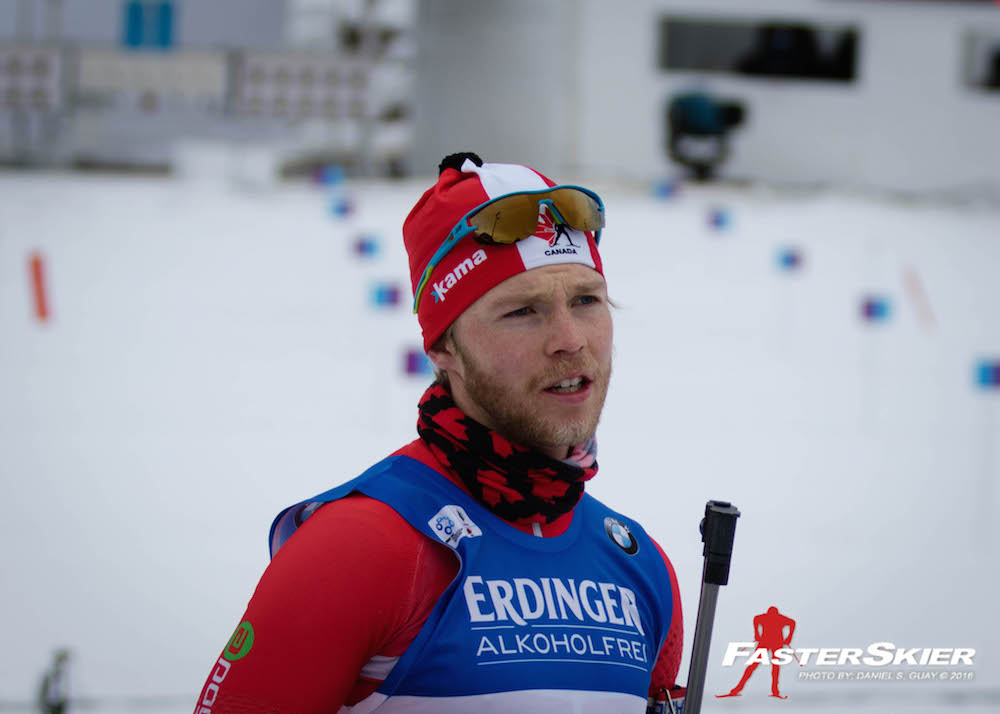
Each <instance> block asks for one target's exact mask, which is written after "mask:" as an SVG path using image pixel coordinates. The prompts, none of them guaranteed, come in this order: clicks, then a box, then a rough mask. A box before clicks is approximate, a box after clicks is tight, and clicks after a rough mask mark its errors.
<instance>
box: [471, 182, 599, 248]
mask: <svg viewBox="0 0 1000 714" xmlns="http://www.w3.org/2000/svg"><path fill="white" fill-rule="evenodd" d="M544 200H550V201H552V203H553V205H554V206H555V208H556V210H557V211H558V212H559V215H560V216H562V218H563V220H565V222H566V223H567V224H569V226H570V227H571V228H576V229H577V230H581V231H596V230H598V229H600V228H603V227H604V214H603V213H602V212H601V209H600V205H599V204H598V203H597V201H595V200H594V199H593V198H591V197H590V196H588V195H587V194H585V193H583V192H582V191H577V190H574V189H571V188H561V189H556V190H555V191H549V192H547V193H529V194H516V195H513V196H505V197H503V198H501V199H499V200H497V201H494V202H493V203H490V204H489V205H487V206H484V207H483V208H482V209H480V210H479V211H477V212H476V213H474V214H473V215H472V216H470V217H469V224H470V225H473V226H476V235H477V236H479V237H481V238H487V239H489V240H490V241H492V242H494V243H504V244H507V243H514V242H516V241H519V240H523V239H525V238H527V237H528V236H530V235H533V234H534V233H535V228H536V227H537V226H538V213H539V210H540V209H539V204H540V202H541V201H544Z"/></svg>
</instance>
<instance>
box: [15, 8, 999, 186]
mask: <svg viewBox="0 0 1000 714" xmlns="http://www.w3.org/2000/svg"><path fill="white" fill-rule="evenodd" d="M994 5H995V3H992V2H985V1H984V2H974V1H971V0H968V1H965V2H961V1H947V0H938V1H937V2H935V1H924V2H920V1H919V0H915V1H911V2H906V1H895V0H882V1H880V0H768V1H766V2H760V3H754V4H753V5H752V6H751V5H747V4H746V3H743V2H739V1H738V0H712V1H706V2H682V1H679V0H642V1H641V2H635V3H631V4H630V6H629V9H628V11H626V12H623V11H621V10H620V9H619V8H617V7H614V6H612V5H611V4H609V3H605V2H598V1H595V0H510V1H509V2H503V3H486V2H456V1H455V0H246V1H245V2H241V1H239V0H218V1H217V2H193V1H190V0H188V1H185V0H166V1H161V2H155V1H152V0H135V1H134V2H127V1H120V0H6V2H5V3H4V4H3V6H2V7H0V43H2V45H0V53H2V55H0V156H2V157H3V159H4V160H6V161H8V162H11V161H13V162H22V163H24V162H27V163H33V164H46V165H52V164H57V165H78V166H81V165H83V166H95V165H103V166H110V165H117V166H122V165H130V166H136V167H138V166H142V167H147V168H157V169H161V170H162V169H165V168H168V167H172V166H175V165H176V164H177V163H178V162H179V161H182V160H183V159H178V157H177V156H176V154H175V149H176V148H177V147H178V145H179V144H186V145H188V146H191V145H192V143H193V142H202V148H203V149H204V143H205V142H214V143H216V144H220V143H226V142H229V143H231V144H239V143H241V142H242V143H243V144H244V145H246V144H253V145H255V146H257V147H260V146H261V145H269V146H270V147H271V149H272V153H273V158H274V159H275V160H276V161H277V163H278V165H279V170H284V171H286V172H287V171H292V172H293V173H294V170H295V168H296V166H297V165H298V164H301V163H302V162H310V161H317V160H324V159H327V160H333V159H336V160H338V161H339V162H341V163H344V164H348V165H351V166H356V167H357V170H358V171H360V172H361V173H367V174H371V175H387V174H394V175H398V174H404V173H408V172H414V171H415V172H417V173H426V172H428V171H430V170H431V168H430V167H433V166H434V165H436V161H437V159H438V158H440V156H441V155H443V154H444V153H446V152H447V151H449V150H450V149H451V148H453V147H455V146H458V145H466V144H470V143H475V144H476V145H477V146H478V147H480V149H481V151H482V152H483V153H484V154H487V155H496V156H510V157H511V158H512V160H520V158H521V157H522V156H531V157H537V158H536V161H538V163H541V164H543V165H546V166H558V167H566V168H568V169H570V170H582V171H588V172H601V173H604V174H614V175H623V176H630V177H637V178H650V177H652V176H655V175H657V174H659V173H661V172H662V171H663V170H664V167H665V165H666V161H667V157H666V153H665V152H664V151H663V148H662V147H664V146H665V144H666V141H667V137H666V136H665V134H666V132H667V129H666V123H665V121H664V112H665V109H664V107H665V105H666V103H667V101H668V99H669V98H670V97H671V96H672V95H674V94H676V93H678V92H682V91H690V90H691V89H692V88H699V89H701V90H710V91H714V92H717V93H721V94H723V95H726V96H734V97H738V98H739V99H740V100H741V101H742V102H743V103H744V104H745V105H746V107H747V108H748V110H749V113H748V120H747V123H746V126H745V128H744V130H743V131H742V132H741V136H740V139H739V142H738V147H737V150H736V151H734V152H732V155H731V157H730V160H729V167H728V169H727V173H728V174H729V175H733V176H740V177H749V178H762V179H767V180H773V181H785V182H803V181H812V182H819V183H830V182H834V183H840V184H853V185H863V186H878V187H883V188H891V189H895V190H904V191H921V190H923V191H926V190H936V189H942V188H960V187H967V186H969V185H971V184H976V183H979V182H987V181H990V182H992V181H996V180H997V178H998V171H1000V169H998V168H997V167H998V166H1000V147H998V145H997V142H995V141H991V137H992V131H993V129H994V127H995V126H996V123H997V103H996V97H995V92H996V91H997V85H1000V70H998V67H1000V65H998V62H1000V35H998V30H997V28H996V26H995V24H994V23H995V8H994ZM181 153H182V154H183V150H182V151H181ZM435 157H437V158H435ZM917 162H919V165H917Z"/></svg>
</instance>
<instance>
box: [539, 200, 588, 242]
mask: <svg viewBox="0 0 1000 714" xmlns="http://www.w3.org/2000/svg"><path fill="white" fill-rule="evenodd" d="M535 235H536V236H538V237H539V238H543V239H545V240H547V241H548V242H549V247H555V246H556V245H558V244H559V239H560V238H565V239H566V242H567V243H569V244H570V245H571V246H572V247H574V248H579V247H580V246H578V245H577V244H576V243H574V242H573V239H572V238H570V235H569V226H567V225H566V224H565V223H563V222H562V221H559V222H556V221H553V220H552V218H551V216H550V215H549V207H548V206H546V205H545V204H544V203H543V204H542V208H541V210H540V211H539V212H538V225H536V226H535Z"/></svg>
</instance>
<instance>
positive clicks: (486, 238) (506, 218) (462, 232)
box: [413, 186, 604, 313]
mask: <svg viewBox="0 0 1000 714" xmlns="http://www.w3.org/2000/svg"><path fill="white" fill-rule="evenodd" d="M542 206H546V207H547V208H548V209H549V214H550V215H551V216H552V219H553V221H555V222H556V224H557V225H558V224H563V225H567V226H569V227H570V228H575V229H576V230H578V231H593V232H594V242H595V243H598V244H599V243H600V241H601V229H602V228H604V202H603V201H602V200H601V197H600V196H598V195H597V194H596V193H594V192H593V191H590V190H589V189H586V188H583V187H581V186H555V187H553V188H546V189H542V190H541V191H522V192H519V193H509V194H507V195H505V196H498V197H497V198H494V199H491V200H489V201H487V202H486V203H484V204H482V205H480V206H477V207H476V208H474V209H472V210H471V211H469V212H468V213H466V214H465V215H464V216H463V217H462V219H461V220H460V221H459V222H458V223H456V224H455V227H454V228H452V229H451V232H450V233H449V234H448V237H447V238H445V240H444V242H443V243H442V244H441V247H440V248H438V249H437V251H435V253H434V255H432V256H431V259H430V261H428V263H427V267H426V268H424V272H423V275H422V276H421V277H420V283H418V285H417V291H416V293H415V294H414V296H413V312H414V313H416V312H417V309H418V308H419V306H420V297H421V295H422V294H423V291H424V288H425V287H427V284H428V283H429V282H430V278H431V273H432V272H433V271H434V267H435V266H436V265H437V264H438V263H440V262H441V260H442V259H443V258H444V257H445V256H446V255H448V253H449V252H450V251H451V249H452V248H454V247H455V246H456V245H458V242H459V241H460V240H462V239H463V238H465V237H466V236H468V235H472V236H473V237H474V238H475V240H476V242H478V243H483V244H487V245H510V244H511V243H516V242H517V241H519V240H524V239H525V238H528V237H530V236H533V235H534V234H535V231H536V229H537V227H538V214H539V212H540V211H541V208H542Z"/></svg>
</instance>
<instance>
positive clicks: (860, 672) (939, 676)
mask: <svg viewBox="0 0 1000 714" xmlns="http://www.w3.org/2000/svg"><path fill="white" fill-rule="evenodd" d="M753 629H754V637H755V638H756V639H755V641H754V642H730V643H729V646H728V647H727V648H726V653H725V655H724V656H723V658H722V666H723V667H732V666H734V665H735V664H737V660H741V661H740V664H743V663H745V664H746V669H744V671H743V676H742V678H741V679H740V681H739V683H737V685H736V686H735V687H733V688H732V689H731V690H730V691H729V692H728V693H726V694H716V695H715V696H716V697H718V698H720V699H722V698H726V697H739V696H741V694H740V692H741V691H742V690H743V687H745V686H746V683H747V681H748V680H749V679H750V676H751V675H752V674H753V673H754V671H755V670H756V669H757V667H759V666H760V665H761V664H765V663H767V664H770V665H771V695H770V696H772V697H777V698H779V699H786V698H787V697H786V696H785V695H783V694H781V693H780V691H779V690H778V675H779V670H780V668H781V667H782V666H783V665H786V664H792V662H797V663H798V665H799V667H801V668H802V669H801V670H800V671H799V673H798V677H797V679H799V680H805V681H809V680H823V681H829V680H843V681H863V680H869V679H874V680H893V681H901V680H904V679H907V680H937V681H945V680H949V681H950V680H966V681H968V680H972V679H974V678H975V672H973V671H968V670H959V671H941V670H937V671H935V670H911V671H909V672H906V671H901V670H897V671H886V670H874V671H873V670H871V669H868V670H865V669H843V670H840V671H811V670H808V669H806V668H807V667H809V666H810V665H811V666H813V667H833V666H840V667H845V666H850V667H854V668H857V667H862V666H863V667H870V668H879V667H886V666H895V667H927V666H931V667H949V666H950V667H955V666H963V667H971V666H973V658H974V657H975V655H976V650H975V649H973V648H971V647H933V648H931V647H924V648H921V647H915V648H911V649H906V648H903V647H897V646H896V645H894V644H893V643H892V642H874V643H871V644H869V645H868V646H867V647H865V648H861V647H797V648H794V649H793V648H792V647H790V646H789V645H790V644H791V641H792V635H793V634H794V633H795V620H793V619H792V618H790V617H787V616H786V615H784V614H782V613H781V612H779V611H778V608H777V607H774V606H772V607H770V608H768V610H767V612H764V613H761V614H759V615H757V616H756V617H754V618H753ZM814 656H815V657H814Z"/></svg>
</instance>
